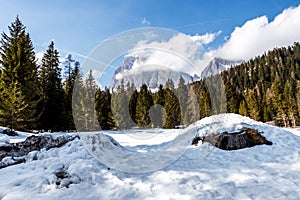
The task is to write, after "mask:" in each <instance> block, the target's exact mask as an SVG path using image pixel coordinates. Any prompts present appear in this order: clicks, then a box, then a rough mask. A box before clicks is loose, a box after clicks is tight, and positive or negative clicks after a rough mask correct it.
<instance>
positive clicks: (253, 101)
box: [246, 90, 260, 120]
mask: <svg viewBox="0 0 300 200" xmlns="http://www.w3.org/2000/svg"><path fill="white" fill-rule="evenodd" d="M246 104H247V105H248V108H249V116H250V117H251V118H252V119H254V120H260V113H259V105H258V101H257V93H256V90H250V91H249V93H248V96H247V100H246Z"/></svg>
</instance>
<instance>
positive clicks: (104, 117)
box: [95, 88, 116, 130]
mask: <svg viewBox="0 0 300 200" xmlns="http://www.w3.org/2000/svg"><path fill="white" fill-rule="evenodd" d="M95 98H96V99H95V101H96V111H97V118H98V122H99V124H100V127H101V129H102V130H110V129H112V128H114V127H115V126H116V125H115V121H114V119H113V115H112V111H111V94H110V92H109V89H108V88H105V89H104V90H103V91H102V90H101V89H100V88H99V89H98V90H97V92H96V97H95Z"/></svg>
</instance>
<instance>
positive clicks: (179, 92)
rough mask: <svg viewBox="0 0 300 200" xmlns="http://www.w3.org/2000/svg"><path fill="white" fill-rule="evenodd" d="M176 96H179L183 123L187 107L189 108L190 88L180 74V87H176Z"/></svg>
mask: <svg viewBox="0 0 300 200" xmlns="http://www.w3.org/2000/svg"><path fill="white" fill-rule="evenodd" d="M176 96H177V98H178V101H179V105H180V110H181V113H180V114H181V120H182V122H181V123H183V119H184V115H185V113H186V108H187V101H188V88H187V85H186V84H185V80H184V78H182V76H180V78H179V84H178V88H177V89H176Z"/></svg>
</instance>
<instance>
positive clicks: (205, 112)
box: [199, 85, 211, 119]
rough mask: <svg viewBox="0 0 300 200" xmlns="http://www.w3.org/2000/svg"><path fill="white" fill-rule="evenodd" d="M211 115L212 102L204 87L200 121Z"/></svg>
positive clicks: (201, 97)
mask: <svg viewBox="0 0 300 200" xmlns="http://www.w3.org/2000/svg"><path fill="white" fill-rule="evenodd" d="M210 115H211V100H210V95H209V92H208V89H207V88H206V87H204V85H203V87H202V89H201V94H200V97H199V116H200V119H202V118H204V117H208V116H210Z"/></svg>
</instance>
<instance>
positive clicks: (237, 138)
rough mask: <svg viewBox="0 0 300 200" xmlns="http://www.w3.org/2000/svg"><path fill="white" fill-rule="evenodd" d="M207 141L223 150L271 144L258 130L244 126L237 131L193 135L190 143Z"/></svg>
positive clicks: (195, 143)
mask: <svg viewBox="0 0 300 200" xmlns="http://www.w3.org/2000/svg"><path fill="white" fill-rule="evenodd" d="M200 140H201V141H202V142H209V143H211V144H212V145H214V146H216V147H218V148H220V149H223V150H237V149H242V148H247V147H253V146H256V145H263V144H266V145H272V142H270V141H268V140H267V139H266V138H265V137H264V136H263V135H262V134H261V133H260V132H258V131H257V130H255V129H251V128H245V129H242V130H241V131H239V132H234V133H228V132H222V133H216V134H211V135H208V136H205V137H199V136H197V137H195V138H194V139H193V142H192V144H193V145H197V144H198V142H199V141H200Z"/></svg>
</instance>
